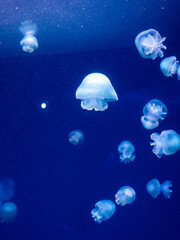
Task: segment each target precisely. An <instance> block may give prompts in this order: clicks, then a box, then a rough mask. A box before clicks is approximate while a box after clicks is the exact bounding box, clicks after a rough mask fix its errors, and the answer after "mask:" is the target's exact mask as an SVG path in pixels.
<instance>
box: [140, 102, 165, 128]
mask: <svg viewBox="0 0 180 240" xmlns="http://www.w3.org/2000/svg"><path fill="white" fill-rule="evenodd" d="M143 114H144V116H142V117H141V122H142V125H143V127H144V128H146V129H149V130H150V129H154V128H156V127H158V126H159V121H161V120H164V118H165V117H166V115H167V108H166V106H165V105H164V104H163V103H162V102H161V101H159V100H158V99H152V100H151V101H149V102H148V103H147V104H146V105H145V106H144V108H143Z"/></svg>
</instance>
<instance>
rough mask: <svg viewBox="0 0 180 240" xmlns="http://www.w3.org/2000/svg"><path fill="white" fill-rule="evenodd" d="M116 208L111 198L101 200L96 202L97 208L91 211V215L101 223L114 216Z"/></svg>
mask: <svg viewBox="0 0 180 240" xmlns="http://www.w3.org/2000/svg"><path fill="white" fill-rule="evenodd" d="M115 210H116V206H115V204H114V203H113V202H112V201H111V200H101V201H99V202H97V203H96V204H95V208H94V209H93V210H92V211H91V215H92V218H93V219H94V221H95V222H97V223H101V222H102V221H106V220H107V219H109V218H110V217H112V215H113V214H114V213H115Z"/></svg>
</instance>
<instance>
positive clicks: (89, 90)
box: [76, 73, 118, 111]
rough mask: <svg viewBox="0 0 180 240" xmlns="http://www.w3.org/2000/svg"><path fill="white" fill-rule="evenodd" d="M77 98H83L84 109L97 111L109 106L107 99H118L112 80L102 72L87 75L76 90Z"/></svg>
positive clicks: (110, 100)
mask: <svg viewBox="0 0 180 240" xmlns="http://www.w3.org/2000/svg"><path fill="white" fill-rule="evenodd" d="M76 98H77V99H80V100H82V101H81V107H82V108H83V109H86V110H93V109H94V110H95V111H104V110H106V109H107V108H108V104H107V101H109V102H112V101H117V100H118V97H117V94H116V92H115V90H114V88H113V86H112V84H111V82H110V80H109V79H108V78H107V77H106V76H105V75H104V74H102V73H91V74H89V75H87V76H86V77H85V78H84V80H83V81H82V83H81V85H80V86H79V87H78V89H77V91H76Z"/></svg>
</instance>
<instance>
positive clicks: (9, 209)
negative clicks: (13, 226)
mask: <svg viewBox="0 0 180 240" xmlns="http://www.w3.org/2000/svg"><path fill="white" fill-rule="evenodd" d="M16 215H17V206H16V204H15V203H13V202H5V203H3V204H2V205H1V206H0V221H1V223H8V222H12V221H13V220H14V218H15V217H16Z"/></svg>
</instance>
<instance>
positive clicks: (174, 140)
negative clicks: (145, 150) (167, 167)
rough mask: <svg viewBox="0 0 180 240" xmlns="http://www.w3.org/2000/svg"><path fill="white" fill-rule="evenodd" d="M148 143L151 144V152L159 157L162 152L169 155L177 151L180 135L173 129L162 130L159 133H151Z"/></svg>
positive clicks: (179, 147)
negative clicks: (150, 140)
mask: <svg viewBox="0 0 180 240" xmlns="http://www.w3.org/2000/svg"><path fill="white" fill-rule="evenodd" d="M150 137H151V139H152V140H153V141H154V142H151V143H150V145H151V146H153V147H154V148H153V150H152V151H153V153H154V154H156V155H157V157H158V158H161V157H162V155H163V154H165V155H171V154H174V153H176V152H177V151H179V149H180V135H179V134H177V133H176V132H175V131H173V130H164V131H162V132H161V134H158V133H153V134H151V136H150Z"/></svg>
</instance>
